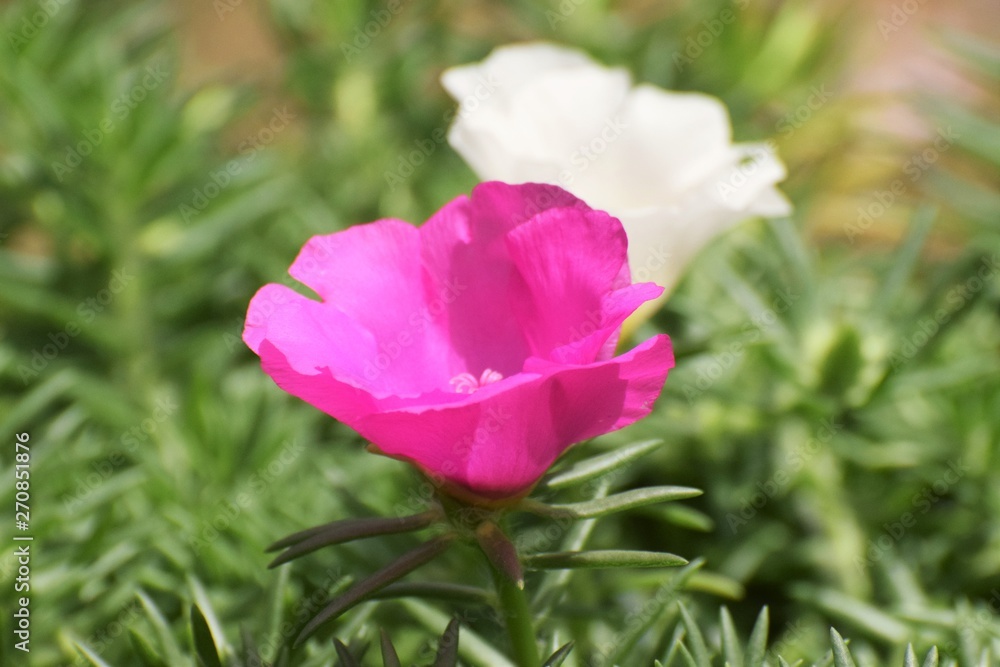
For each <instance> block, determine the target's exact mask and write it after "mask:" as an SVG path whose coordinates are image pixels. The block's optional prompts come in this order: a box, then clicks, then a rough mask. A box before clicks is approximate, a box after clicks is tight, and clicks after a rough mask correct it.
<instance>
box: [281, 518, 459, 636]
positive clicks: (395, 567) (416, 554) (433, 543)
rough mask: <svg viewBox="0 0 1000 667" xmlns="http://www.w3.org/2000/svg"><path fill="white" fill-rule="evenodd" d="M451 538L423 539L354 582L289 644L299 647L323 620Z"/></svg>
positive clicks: (440, 548) (437, 551)
mask: <svg viewBox="0 0 1000 667" xmlns="http://www.w3.org/2000/svg"><path fill="white" fill-rule="evenodd" d="M452 540H453V536H451V535H442V536H441V537H437V538H434V539H432V540H430V541H428V542H425V543H424V544H422V545H420V546H419V547H417V548H416V549H413V550H412V551H409V552H407V553H405V554H403V555H402V556H400V557H399V558H398V559H396V560H395V561H393V562H392V563H390V564H389V565H386V566H385V567H383V568H382V569H381V570H379V571H378V572H376V573H375V574H373V575H371V576H370V577H368V578H367V579H365V580H363V581H361V582H359V583H357V584H355V585H354V586H353V587H352V588H350V589H349V590H348V591H347V592H346V593H344V594H343V595H341V596H339V597H337V598H336V599H335V600H334V601H333V602H331V603H330V604H328V605H327V606H326V607H324V608H323V610H322V611H320V612H319V613H318V614H316V616H314V617H313V618H312V619H311V620H310V621H309V622H308V623H306V625H305V627H304V628H302V631H301V632H299V635H298V637H296V638H295V643H294V644H293V647H298V646H300V645H301V644H302V642H304V641H305V640H306V639H308V638H309V637H310V636H311V635H312V634H313V633H314V632H316V630H317V629H318V628H319V627H320V626H321V625H323V624H324V623H326V622H327V621H331V620H333V619H335V618H337V617H338V616H340V615H341V614H343V613H344V612H345V611H347V610H348V609H350V608H351V607H353V606H354V605H356V604H358V603H359V602H363V601H364V600H366V599H368V598H369V597H371V596H372V594H374V593H375V592H376V591H379V590H381V589H382V588H385V587H386V586H388V585H389V584H391V583H392V582H393V581H395V580H397V579H399V578H401V577H405V576H406V575H407V574H409V573H410V572H413V571H414V570H416V569H417V568H418V567H420V566H421V565H425V564H427V563H429V562H430V561H432V560H433V559H434V558H436V557H438V556H440V555H441V554H442V553H444V552H445V550H446V549H447V548H448V547H449V546H450V544H451V542H452Z"/></svg>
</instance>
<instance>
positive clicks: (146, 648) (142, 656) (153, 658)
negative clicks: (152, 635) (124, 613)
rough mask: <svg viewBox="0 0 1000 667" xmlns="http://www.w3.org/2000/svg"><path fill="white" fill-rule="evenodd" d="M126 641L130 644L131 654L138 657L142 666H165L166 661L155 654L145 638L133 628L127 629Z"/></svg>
mask: <svg viewBox="0 0 1000 667" xmlns="http://www.w3.org/2000/svg"><path fill="white" fill-rule="evenodd" d="M128 641H129V644H131V645H132V653H133V655H135V657H136V658H138V659H139V661H140V662H141V663H142V665H143V667H167V663H165V662H164V661H163V659H162V658H161V657H160V656H158V655H157V654H156V651H154V650H153V647H152V646H150V645H149V642H148V641H146V638H145V637H143V636H142V635H141V634H139V633H138V632H136V631H135V629H134V628H129V630H128Z"/></svg>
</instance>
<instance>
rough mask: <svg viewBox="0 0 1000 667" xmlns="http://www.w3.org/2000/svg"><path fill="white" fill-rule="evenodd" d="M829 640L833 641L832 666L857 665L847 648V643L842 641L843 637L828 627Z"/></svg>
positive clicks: (853, 666) (850, 666) (845, 666)
mask: <svg viewBox="0 0 1000 667" xmlns="http://www.w3.org/2000/svg"><path fill="white" fill-rule="evenodd" d="M830 641H831V642H833V664H834V667H857V665H855V664H854V658H853V657H852V656H851V650H850V649H849V648H847V644H846V643H845V642H844V638H843V637H841V636H840V633H839V632H837V631H836V630H834V629H833V628H830Z"/></svg>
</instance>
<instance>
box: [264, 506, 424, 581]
mask: <svg viewBox="0 0 1000 667" xmlns="http://www.w3.org/2000/svg"><path fill="white" fill-rule="evenodd" d="M440 517H441V514H440V513H439V512H434V511H429V512H423V513H421V514H414V515H413V516H406V517H393V518H388V519H386V518H366V519H345V520H343V521H334V522H332V523H328V524H325V525H322V526H316V527H315V528H309V529H308V530H303V531H300V532H298V533H295V534H293V535H289V536H288V537H286V538H284V539H281V540H278V541H277V542H275V543H274V544H272V545H270V546H269V547H268V548H267V551H276V550H278V549H286V548H287V550H286V551H285V552H284V553H282V554H281V555H280V556H278V557H277V558H275V559H274V560H273V561H271V563H270V564H269V565H268V567H269V568H271V567H277V566H279V565H282V564H284V563H287V562H289V561H291V560H294V559H296V558H299V557H300V556H304V555H306V554H309V553H312V552H313V551H316V550H317V549H321V548H323V547H326V546H330V545H334V544H343V543H345V542H350V541H352V540H357V539H361V538H365V537H375V536H377V535H391V534H395V533H407V532H410V531H414V530H420V529H421V528H426V527H427V526H429V525H431V524H432V523H433V522H434V521H436V520H437V519H439V518H440Z"/></svg>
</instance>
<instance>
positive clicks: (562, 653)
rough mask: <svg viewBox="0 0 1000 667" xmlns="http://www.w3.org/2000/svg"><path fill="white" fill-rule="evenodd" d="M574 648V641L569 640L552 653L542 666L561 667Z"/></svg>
mask: <svg viewBox="0 0 1000 667" xmlns="http://www.w3.org/2000/svg"><path fill="white" fill-rule="evenodd" d="M572 650H573V642H567V643H565V644H563V645H562V646H560V647H559V648H558V650H556V652H555V653H553V654H552V655H550V656H549V657H548V659H547V660H546V661H545V664H543V665H542V667H559V666H560V665H561V664H563V661H564V660H565V659H566V658H568V657H569V654H570V652H572Z"/></svg>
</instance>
